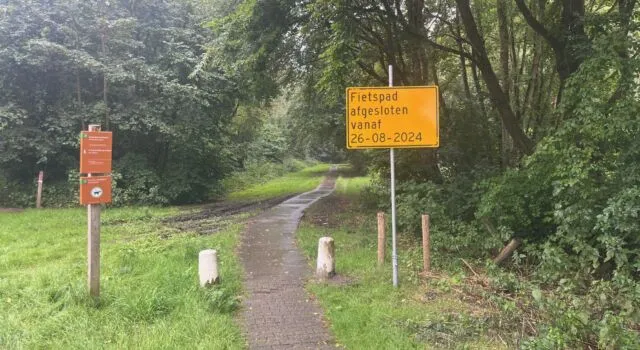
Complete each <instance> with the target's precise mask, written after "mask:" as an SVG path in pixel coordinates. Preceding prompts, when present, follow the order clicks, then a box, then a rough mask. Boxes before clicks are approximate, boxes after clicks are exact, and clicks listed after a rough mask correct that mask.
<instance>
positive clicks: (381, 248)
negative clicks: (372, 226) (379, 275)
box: [378, 212, 385, 266]
mask: <svg viewBox="0 0 640 350" xmlns="http://www.w3.org/2000/svg"><path fill="white" fill-rule="evenodd" d="M384 229H385V226H384V213H383V212H378V266H381V265H382V264H384V253H385V239H384Z"/></svg>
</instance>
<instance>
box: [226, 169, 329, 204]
mask: <svg viewBox="0 0 640 350" xmlns="http://www.w3.org/2000/svg"><path fill="white" fill-rule="evenodd" d="M329 168H330V166H329V165H328V164H317V165H314V166H311V167H308V168H305V169H303V170H301V171H298V172H294V173H289V174H287V175H285V176H283V177H279V178H276V179H273V180H270V181H268V182H266V183H262V184H258V185H254V186H251V187H249V188H247V189H244V190H241V191H236V192H233V193H231V194H229V196H228V197H227V198H228V199H229V200H237V201H241V200H260V199H267V198H273V197H280V196H285V195H289V194H296V193H302V192H306V191H310V190H312V189H314V188H315V187H316V186H318V184H319V183H320V182H321V181H322V179H323V178H324V175H325V174H326V173H327V171H329Z"/></svg>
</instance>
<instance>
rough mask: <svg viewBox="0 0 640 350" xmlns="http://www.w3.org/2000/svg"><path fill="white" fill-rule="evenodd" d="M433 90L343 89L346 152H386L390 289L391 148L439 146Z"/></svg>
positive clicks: (395, 260) (393, 214)
mask: <svg viewBox="0 0 640 350" xmlns="http://www.w3.org/2000/svg"><path fill="white" fill-rule="evenodd" d="M438 98H439V95H438V87H437V86H401V87H393V67H392V66H389V87H350V88H347V96H346V109H347V110H346V116H347V148H348V149H368V148H389V149H390V152H389V162H390V165H391V238H392V256H391V260H392V265H393V286H394V287H397V286H398V254H397V250H396V185H395V182H396V176H395V154H394V148H437V147H439V146H440V133H439V100H438Z"/></svg>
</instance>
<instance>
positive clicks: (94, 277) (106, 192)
mask: <svg viewBox="0 0 640 350" xmlns="http://www.w3.org/2000/svg"><path fill="white" fill-rule="evenodd" d="M112 145H113V138H112V133H111V132H109V131H101V127H100V125H99V124H90V125H89V127H88V129H87V130H86V131H82V132H81V133H80V174H86V176H80V204H82V205H86V206H87V265H88V269H87V284H88V286H89V294H90V295H91V296H93V297H99V296H100V211H101V204H103V203H111V175H109V173H111V162H112V159H111V155H112Z"/></svg>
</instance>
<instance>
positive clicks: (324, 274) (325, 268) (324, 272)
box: [316, 237, 336, 278]
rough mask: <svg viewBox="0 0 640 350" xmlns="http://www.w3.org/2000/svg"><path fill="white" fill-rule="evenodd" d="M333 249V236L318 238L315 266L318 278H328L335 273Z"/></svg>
mask: <svg viewBox="0 0 640 350" xmlns="http://www.w3.org/2000/svg"><path fill="white" fill-rule="evenodd" d="M335 251H336V250H335V246H334V244H333V238H331V237H322V238H320V240H319V241H318V265H317V268H316V275H317V276H318V277H319V278H330V277H333V275H335V274H336V260H335Z"/></svg>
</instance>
